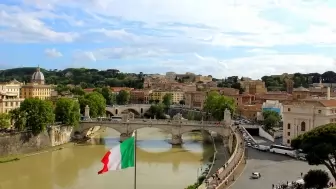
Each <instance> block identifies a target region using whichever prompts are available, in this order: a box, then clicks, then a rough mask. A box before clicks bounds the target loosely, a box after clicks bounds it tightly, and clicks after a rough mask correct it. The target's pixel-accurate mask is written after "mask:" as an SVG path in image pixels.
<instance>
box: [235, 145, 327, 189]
mask: <svg viewBox="0 0 336 189" xmlns="http://www.w3.org/2000/svg"><path fill="white" fill-rule="evenodd" d="M247 156H248V160H247V164H246V167H245V169H244V172H243V173H242V174H241V175H240V176H239V177H238V178H236V182H235V183H234V184H233V185H231V186H230V188H231V189H244V188H248V189H262V188H265V189H266V188H272V184H275V185H277V184H279V183H280V182H283V183H285V182H287V181H289V182H291V181H296V180H299V179H300V175H301V172H302V173H303V174H305V173H306V172H308V171H309V170H310V169H322V170H327V168H326V167H325V166H322V165H321V166H310V165H308V163H307V162H304V161H298V160H294V159H292V158H290V157H287V156H282V155H277V154H272V153H269V152H261V151H258V150H256V149H252V148H248V150H247ZM252 172H259V173H260V174H261V178H260V179H255V180H252V179H250V176H251V174H252Z"/></svg>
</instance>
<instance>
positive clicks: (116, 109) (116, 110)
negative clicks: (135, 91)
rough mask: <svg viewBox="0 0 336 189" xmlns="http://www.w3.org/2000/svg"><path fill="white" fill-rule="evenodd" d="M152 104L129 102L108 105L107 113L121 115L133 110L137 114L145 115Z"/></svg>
mask: <svg viewBox="0 0 336 189" xmlns="http://www.w3.org/2000/svg"><path fill="white" fill-rule="evenodd" d="M150 106H151V105H150V104H129V105H124V106H107V107H106V108H105V110H106V113H108V114H110V115H112V116H119V115H122V114H124V113H129V112H132V113H134V114H135V116H137V117H138V116H140V117H141V116H143V115H144V114H145V113H146V112H147V111H148V110H149V108H150Z"/></svg>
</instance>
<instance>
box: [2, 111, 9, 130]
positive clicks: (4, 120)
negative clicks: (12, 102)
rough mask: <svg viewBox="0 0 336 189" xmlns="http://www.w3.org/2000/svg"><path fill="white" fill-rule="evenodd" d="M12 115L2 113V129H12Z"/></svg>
mask: <svg viewBox="0 0 336 189" xmlns="http://www.w3.org/2000/svg"><path fill="white" fill-rule="evenodd" d="M10 118H11V117H10V115H9V114H6V113H0V129H1V128H8V127H10V125H11V123H10Z"/></svg>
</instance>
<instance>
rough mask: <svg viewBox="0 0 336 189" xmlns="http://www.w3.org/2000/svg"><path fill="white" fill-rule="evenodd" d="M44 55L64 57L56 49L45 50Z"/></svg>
mask: <svg viewBox="0 0 336 189" xmlns="http://www.w3.org/2000/svg"><path fill="white" fill-rule="evenodd" d="M44 54H45V55H47V56H49V57H52V58H58V57H61V56H63V54H62V53H61V52H59V51H57V50H56V49H45V50H44Z"/></svg>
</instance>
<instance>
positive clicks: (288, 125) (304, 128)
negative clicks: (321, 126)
mask: <svg viewBox="0 0 336 189" xmlns="http://www.w3.org/2000/svg"><path fill="white" fill-rule="evenodd" d="M287 129H288V130H290V129H291V124H290V123H288V124H287ZM300 130H301V131H302V132H304V131H306V122H304V121H302V122H301V124H300ZM288 136H289V135H288Z"/></svg>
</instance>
